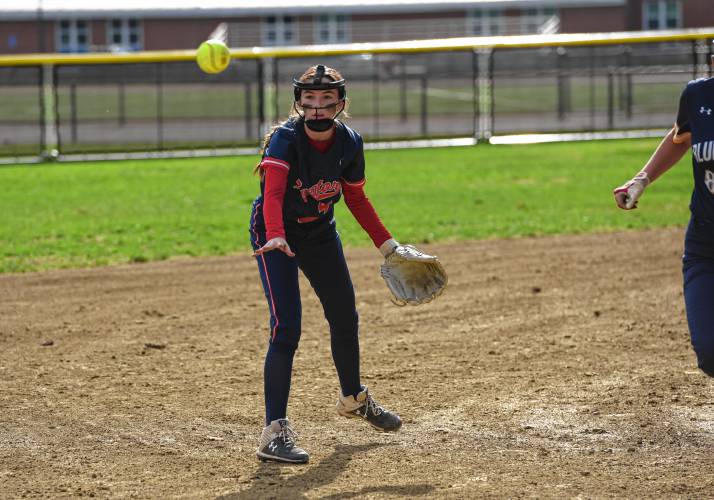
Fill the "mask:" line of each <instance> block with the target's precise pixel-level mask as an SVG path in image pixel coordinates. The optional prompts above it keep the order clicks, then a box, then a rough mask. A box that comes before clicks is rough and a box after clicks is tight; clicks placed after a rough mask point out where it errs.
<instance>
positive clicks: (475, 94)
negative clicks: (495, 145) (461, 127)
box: [471, 49, 480, 140]
mask: <svg viewBox="0 0 714 500" xmlns="http://www.w3.org/2000/svg"><path fill="white" fill-rule="evenodd" d="M471 111H472V114H473V120H472V126H473V134H472V135H473V138H474V139H476V140H478V136H479V129H478V125H479V117H480V113H479V67H478V50H476V49H471Z"/></svg>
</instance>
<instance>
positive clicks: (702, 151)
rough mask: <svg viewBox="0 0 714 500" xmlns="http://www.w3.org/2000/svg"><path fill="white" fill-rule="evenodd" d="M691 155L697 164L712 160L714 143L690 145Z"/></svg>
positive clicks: (713, 158) (713, 157)
mask: <svg viewBox="0 0 714 500" xmlns="http://www.w3.org/2000/svg"><path fill="white" fill-rule="evenodd" d="M692 155H694V158H695V159H696V160H697V163H703V162H706V161H712V160H714V141H706V142H698V143H696V144H693V145H692Z"/></svg>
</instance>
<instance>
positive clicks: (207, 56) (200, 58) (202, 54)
mask: <svg viewBox="0 0 714 500" xmlns="http://www.w3.org/2000/svg"><path fill="white" fill-rule="evenodd" d="M196 62H197V63H198V67H199V68H201V69H202V70H203V71H205V72H206V73H220V72H221V71H223V70H224V69H226V68H227V67H228V64H230V62H231V53H230V50H228V47H227V46H226V44H225V43H223V42H222V41H221V40H206V41H205V42H203V43H202V44H201V45H199V47H198V50H197V51H196Z"/></svg>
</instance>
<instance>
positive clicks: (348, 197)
mask: <svg viewBox="0 0 714 500" xmlns="http://www.w3.org/2000/svg"><path fill="white" fill-rule="evenodd" d="M365 182H366V179H362V180H361V181H360V182H356V183H350V182H347V181H345V180H344V179H343V180H342V193H343V194H344V195H345V204H346V205H347V208H349V209H350V212H352V215H354V217H355V219H356V220H357V222H359V225H360V226H362V229H364V230H365V231H366V233H367V234H368V235H369V237H370V238H372V241H373V242H374V246H376V247H377V248H379V246H380V245H381V244H382V243H384V242H385V241H387V240H388V239H390V238H391V237H392V235H391V234H389V231H387V228H386V227H384V224H382V221H381V220H379V215H377V212H376V211H375V210H374V207H373V206H372V203H371V202H370V201H369V198H367V195H366V194H365V193H364V184H365Z"/></svg>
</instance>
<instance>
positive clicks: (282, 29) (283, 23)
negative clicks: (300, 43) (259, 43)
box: [263, 16, 297, 46]
mask: <svg viewBox="0 0 714 500" xmlns="http://www.w3.org/2000/svg"><path fill="white" fill-rule="evenodd" d="M296 24H297V23H296V22H295V18H294V17H293V16H268V17H266V18H265V19H264V20H263V45H266V46H275V45H295V44H297V32H296V28H295V25H296Z"/></svg>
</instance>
